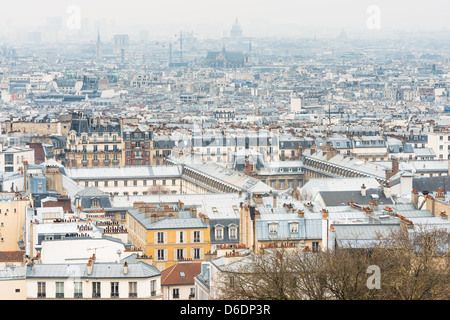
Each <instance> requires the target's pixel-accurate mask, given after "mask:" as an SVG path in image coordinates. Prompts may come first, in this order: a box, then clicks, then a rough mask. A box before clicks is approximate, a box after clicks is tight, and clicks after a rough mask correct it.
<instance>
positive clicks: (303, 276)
mask: <svg viewBox="0 0 450 320" xmlns="http://www.w3.org/2000/svg"><path fill="white" fill-rule="evenodd" d="M411 230H412V229H410V230H409V231H408V230H401V231H392V232H391V233H389V234H388V235H384V236H379V237H378V239H376V241H375V242H373V243H372V245H368V246H366V247H365V248H357V247H352V246H351V244H348V245H347V246H346V247H345V248H340V249H336V250H333V251H324V252H304V251H297V250H294V251H292V249H291V250H288V249H277V250H275V251H273V252H269V253H265V254H261V255H253V256H251V257H248V258H246V259H242V263H241V264H239V267H236V265H234V267H233V268H230V269H226V270H224V274H223V277H222V280H221V282H220V284H219V287H220V291H221V292H222V296H221V299H258V300H260V299H264V300H271V299H278V300H292V299H293V300H301V299H315V300H325V299H338V300H370V299H376V300H426V299H428V300H441V299H442V300H444V299H449V298H450V289H449V288H450V286H449V284H450V282H449V280H450V276H449V243H450V241H449V240H450V238H449V232H448V230H447V229H430V228H423V229H421V228H416V229H414V231H411ZM373 266H376V267H377V268H378V269H379V270H380V275H381V277H380V287H379V288H373V287H370V286H369V285H368V277H369V275H368V270H369V267H373Z"/></svg>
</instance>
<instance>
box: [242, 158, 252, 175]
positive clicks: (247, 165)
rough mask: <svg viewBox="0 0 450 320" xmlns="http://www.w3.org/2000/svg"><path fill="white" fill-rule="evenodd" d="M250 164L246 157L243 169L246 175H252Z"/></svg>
mask: <svg viewBox="0 0 450 320" xmlns="http://www.w3.org/2000/svg"><path fill="white" fill-rule="evenodd" d="M252 171H253V168H252V164H251V163H250V161H249V160H248V159H245V169H244V173H245V174H246V175H248V176H251V175H252Z"/></svg>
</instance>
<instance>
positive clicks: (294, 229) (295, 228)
mask: <svg viewBox="0 0 450 320" xmlns="http://www.w3.org/2000/svg"><path fill="white" fill-rule="evenodd" d="M289 231H290V232H291V233H298V223H297V222H292V223H290V224H289Z"/></svg>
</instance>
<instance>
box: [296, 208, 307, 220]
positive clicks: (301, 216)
mask: <svg viewBox="0 0 450 320" xmlns="http://www.w3.org/2000/svg"><path fill="white" fill-rule="evenodd" d="M297 214H298V217H299V218H304V217H305V213H304V212H303V210H300V209H299V210H298V211H297Z"/></svg>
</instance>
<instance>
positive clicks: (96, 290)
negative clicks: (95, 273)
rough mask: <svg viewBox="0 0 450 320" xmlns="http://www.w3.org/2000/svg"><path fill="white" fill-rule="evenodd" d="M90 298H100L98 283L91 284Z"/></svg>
mask: <svg viewBox="0 0 450 320" xmlns="http://www.w3.org/2000/svg"><path fill="white" fill-rule="evenodd" d="M92 298H100V282H92Z"/></svg>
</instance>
